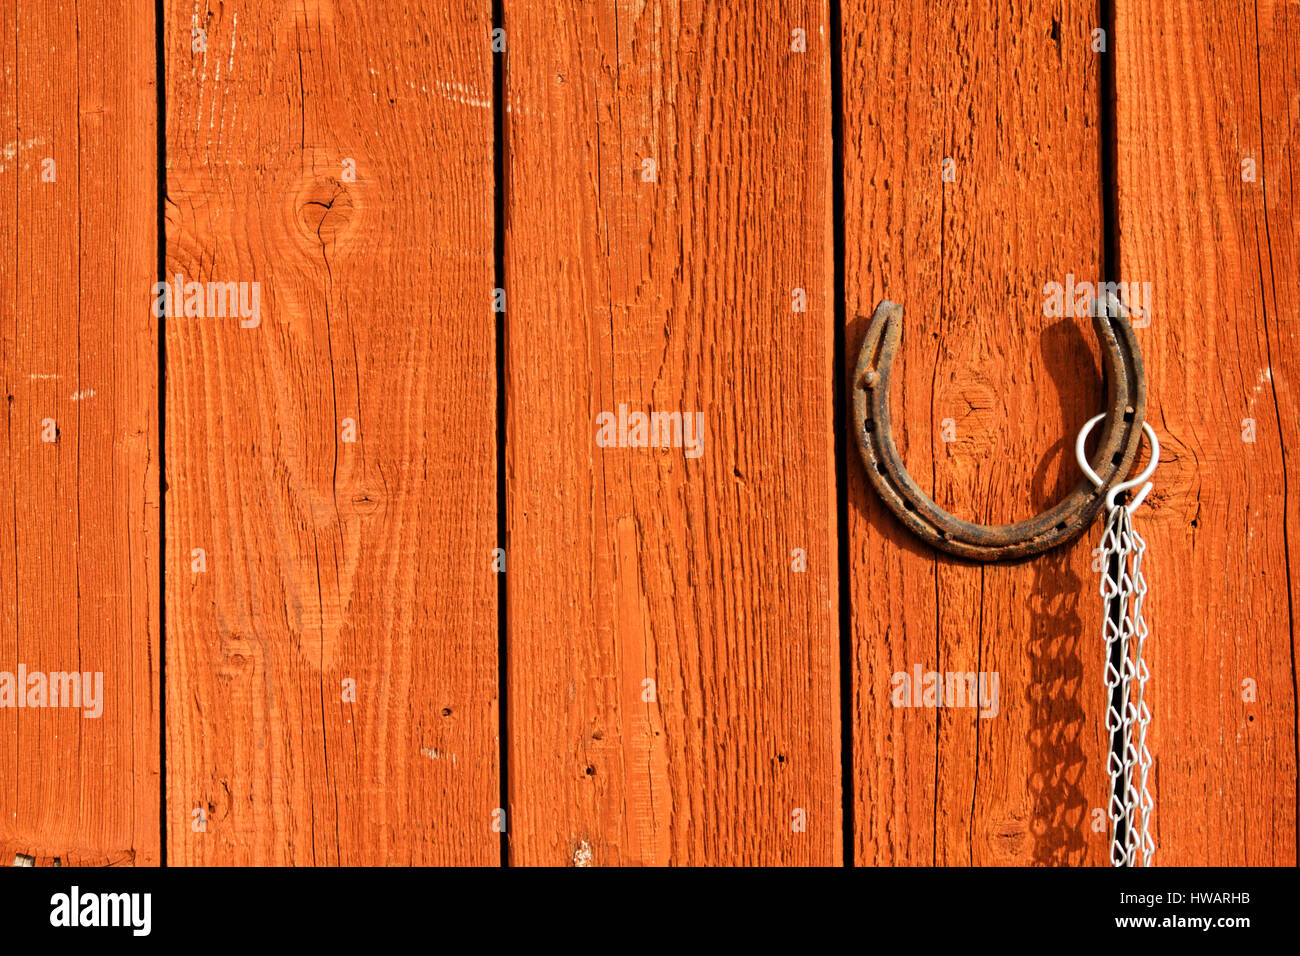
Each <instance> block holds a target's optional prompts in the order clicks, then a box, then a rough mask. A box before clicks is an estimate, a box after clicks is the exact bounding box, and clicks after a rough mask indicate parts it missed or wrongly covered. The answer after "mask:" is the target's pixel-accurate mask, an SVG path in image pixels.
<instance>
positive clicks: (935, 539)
mask: <svg viewBox="0 0 1300 956" xmlns="http://www.w3.org/2000/svg"><path fill="white" fill-rule="evenodd" d="M1112 301H1113V300H1112ZM1093 311H1094V313H1098V314H1094V315H1093V327H1094V329H1095V330H1096V333H1097V339H1098V341H1099V342H1100V343H1101V356H1102V364H1103V366H1104V368H1105V372H1106V382H1107V391H1108V393H1109V395H1108V403H1107V404H1108V408H1107V411H1106V412H1105V413H1104V424H1103V425H1102V429H1101V439H1100V441H1099V442H1098V444H1097V450H1096V451H1094V452H1093V454H1092V458H1091V460H1090V464H1091V467H1092V470H1093V472H1094V475H1093V476H1092V477H1086V476H1085V477H1082V478H1080V479H1079V483H1078V484H1077V485H1076V486H1075V488H1074V490H1073V491H1071V492H1070V493H1069V494H1068V495H1067V496H1066V497H1065V499H1064V500H1063V501H1061V502H1060V503H1059V504H1057V505H1056V506H1054V507H1052V508H1049V509H1048V510H1047V511H1044V512H1042V513H1041V514H1039V515H1036V516H1035V517H1033V518H1029V519H1026V520H1025V521H1018V522H1016V523H1015V524H1006V525H982V524H972V523H971V522H969V521H962V520H961V519H960V518H957V517H955V516H953V515H951V514H949V513H948V512H947V511H944V510H943V509H942V508H940V507H939V506H938V505H937V504H935V503H934V500H933V499H932V498H930V496H929V495H927V494H926V493H925V492H924V491H922V490H921V489H920V488H919V487H917V484H916V482H914V481H913V480H912V476H911V475H909V474H908V473H907V469H906V468H905V467H904V466H903V461H902V459H901V458H899V456H898V448H897V447H896V446H895V445H894V436H893V434H892V433H891V431H890V416H889V374H890V370H891V369H892V367H893V364H894V355H895V354H896V353H897V351H898V341H899V338H900V336H901V334H902V329H903V325H902V322H903V307H902V306H901V305H897V304H895V303H893V302H889V301H882V302H881V303H880V304H879V305H878V306H876V311H875V314H874V315H873V316H872V317H871V327H870V328H869V329H868V330H867V337H866V340H865V341H864V342H863V343H862V351H861V353H860V354H859V356H858V364H857V368H856V369H855V371H854V374H853V378H852V384H851V388H852V396H851V397H852V403H851V407H852V409H853V431H854V434H855V435H856V437H857V441H858V450H859V451H861V452H862V460H863V462H864V463H865V464H866V469H867V478H868V479H869V480H870V481H871V484H872V485H873V486H874V487H875V489H876V493H877V494H878V495H880V498H881V500H882V501H884V503H885V505H886V506H887V507H888V508H889V510H890V511H892V512H893V513H894V514H895V516H897V518H898V519H899V520H900V521H902V522H903V524H904V525H906V526H907V528H908V529H909V530H910V531H911V532H912V533H913V534H915V535H916V536H917V537H919V538H921V540H923V541H925V542H926V543H928V544H930V545H931V546H933V547H936V548H939V549H941V550H943V551H947V552H948V553H950V554H955V555H958V556H959V557H963V558H969V559H972V560H975V561H1007V560H1011V559H1013V558H1024V557H1028V556H1030V555H1034V554H1040V553H1042V552H1043V551H1047V550H1048V549H1050V548H1054V547H1056V546H1057V545H1060V544H1064V543H1065V542H1067V541H1070V540H1072V539H1073V538H1075V537H1076V536H1077V535H1079V534H1080V533H1082V532H1083V531H1084V529H1086V528H1087V527H1088V526H1089V525H1090V524H1092V522H1093V519H1095V518H1096V517H1097V514H1098V512H1099V511H1100V510H1101V508H1102V505H1103V504H1104V503H1105V500H1106V496H1107V494H1109V493H1110V491H1111V490H1112V488H1114V487H1115V486H1116V485H1118V484H1119V483H1120V482H1121V481H1122V480H1123V479H1124V478H1125V477H1126V476H1127V475H1128V473H1129V471H1130V469H1131V468H1132V467H1133V461H1134V459H1135V458H1136V457H1137V453H1138V447H1139V445H1141V443H1142V426H1143V424H1144V422H1145V419H1146V404H1147V400H1146V377H1145V374H1144V370H1143V367H1142V353H1141V352H1140V351H1139V350H1138V346H1137V340H1136V338H1135V337H1134V335H1133V326H1132V325H1131V324H1130V323H1129V320H1128V317H1127V316H1125V315H1124V314H1123V312H1124V309H1123V307H1122V306H1118V307H1111V308H1106V309H1094V310H1093ZM1107 313H1109V314H1107Z"/></svg>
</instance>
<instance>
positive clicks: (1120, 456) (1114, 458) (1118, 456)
mask: <svg viewBox="0 0 1300 956" xmlns="http://www.w3.org/2000/svg"><path fill="white" fill-rule="evenodd" d="M1110 460H1111V464H1114V465H1118V464H1119V463H1120V462H1121V461H1123V460H1124V453H1123V452H1122V451H1117V452H1115V454H1113V455H1111V456H1110Z"/></svg>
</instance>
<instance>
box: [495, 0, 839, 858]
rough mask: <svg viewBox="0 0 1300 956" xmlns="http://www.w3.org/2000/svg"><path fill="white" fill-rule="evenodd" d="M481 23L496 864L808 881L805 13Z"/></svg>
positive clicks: (819, 26) (822, 517) (816, 663)
mask: <svg viewBox="0 0 1300 956" xmlns="http://www.w3.org/2000/svg"><path fill="white" fill-rule="evenodd" d="M505 14H506V29H507V34H508V36H509V42H510V52H509V57H508V61H507V91H508V92H507V104H508V109H509V114H508V133H507V163H508V170H509V172H508V176H509V179H508V189H507V202H508V226H507V234H506V236H507V243H506V254H507V264H506V277H507V292H508V301H509V309H508V315H509V322H508V328H509V333H508V336H507V338H508V342H509V346H508V354H507V362H508V371H507V382H508V387H509V392H508V400H509V410H508V415H507V419H508V424H507V446H506V447H507V476H508V483H509V484H508V504H507V508H508V513H509V526H508V533H509V542H510V543H509V551H510V562H511V563H510V573H509V578H508V589H509V613H508V618H509V645H508V655H507V660H508V669H509V680H508V685H509V694H510V699H511V701H512V705H511V708H510V735H509V745H508V753H509V761H510V771H509V781H510V794H511V806H512V810H513V812H512V821H513V830H512V836H511V839H510V845H511V860H512V861H514V862H517V863H524V864H565V865H569V864H580V865H583V864H590V865H616V864H624V865H626V864H667V863H673V864H702V863H821V864H829V863H835V862H838V861H839V860H840V858H841V857H840V854H841V852H842V850H841V820H840V805H839V797H840V789H839V776H840V754H839V717H838V700H837V698H838V670H837V668H838V651H837V631H838V627H837V604H838V600H837V587H836V533H835V521H836V517H835V503H834V454H833V433H832V422H831V408H832V380H833V379H832V367H833V357H832V351H833V331H834V325H833V298H832V290H831V283H832V281H833V269H832V261H831V256H832V252H833V247H832V240H831V221H830V201H831V178H830V162H831V152H830V103H829V83H830V31H829V26H828V21H827V15H828V12H827V7H826V4H825V3H822V2H808V3H804V2H792V3H786V4H782V5H779V6H777V5H771V4H765V3H759V2H756V0H738V2H735V3H729V4H722V5H720V4H710V3H702V2H685V3H680V4H679V3H665V2H658V0H651V2H648V3H645V4H637V5H631V4H626V3H620V2H612V0H604V2H599V3H580V2H568V3H563V4H559V5H552V4H541V3H530V2H524V0H519V2H507V3H506V5H505ZM797 30H798V31H803V32H802V36H803V37H805V38H806V51H804V52H800V51H799V50H798V49H793V48H792V47H798V46H799V41H798V36H799V34H794V31H797ZM796 289H799V290H802V293H795V292H794V290H796ZM805 303H806V311H796V307H801V308H802V307H804V306H805ZM620 408H622V409H624V411H625V412H626V414H627V416H629V421H628V422H627V425H628V427H627V429H626V438H627V439H628V442H633V441H638V440H639V438H640V437H641V436H637V435H635V433H634V432H632V430H631V429H632V428H633V427H634V426H635V424H636V422H635V421H632V420H630V416H631V415H632V414H633V413H642V414H644V413H648V412H657V413H661V414H669V413H681V414H682V415H684V416H688V418H687V419H686V420H687V421H694V420H695V416H697V415H698V416H700V417H701V418H702V420H703V433H702V435H700V436H699V437H702V442H703V443H702V445H701V446H699V447H697V448H696V449H695V450H694V451H693V452H688V449H687V447H686V445H685V440H684V439H683V442H682V446H681V447H662V446H661V445H657V446H655V447H631V446H627V447H617V445H618V442H619V434H618V433H619V426H618V425H617V418H618V416H619V412H620ZM604 414H608V415H610V416H612V417H613V419H614V423H613V424H612V425H610V426H609V427H610V429H611V431H610V433H609V434H608V437H609V438H610V439H612V440H613V442H614V443H615V447H606V446H605V445H602V444H601V443H600V442H598V438H600V432H599V428H600V427H601V426H602V425H604V424H605V422H606V419H602V418H599V417H598V416H602V415H604ZM644 437H645V438H646V439H650V438H652V437H653V436H651V435H649V434H646V435H645V436H644ZM663 438H664V435H662V434H661V435H660V439H661V442H662V439H663ZM624 444H625V445H626V444H627V443H624ZM670 445H671V443H670ZM796 549H797V550H796ZM805 561H806V570H797V569H798V568H800V567H803V566H804V565H803V564H802V562H805Z"/></svg>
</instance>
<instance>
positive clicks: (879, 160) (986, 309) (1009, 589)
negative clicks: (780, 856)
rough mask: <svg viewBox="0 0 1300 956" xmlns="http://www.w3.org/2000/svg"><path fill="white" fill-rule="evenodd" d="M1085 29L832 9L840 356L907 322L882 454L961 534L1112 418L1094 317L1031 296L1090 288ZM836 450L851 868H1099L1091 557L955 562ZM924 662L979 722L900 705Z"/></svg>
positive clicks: (1031, 501)
mask: <svg viewBox="0 0 1300 956" xmlns="http://www.w3.org/2000/svg"><path fill="white" fill-rule="evenodd" d="M1095 25H1096V24H1095V23H1094V12H1093V11H1090V10H1085V9H1084V7H1083V6H1080V5H1067V6H1066V7H1065V9H1064V10H1062V8H1061V6H1060V5H1059V4H1056V3H1048V2H1037V0H1031V2H1027V3H1022V4H1016V5H1014V6H1012V7H1007V6H1002V7H999V8H997V9H996V10H995V9H993V8H991V7H989V5H987V4H981V3H974V2H961V3H954V4H947V5H944V7H943V9H942V10H937V9H936V8H935V6H934V5H933V4H929V3H922V2H919V0H918V2H906V3H885V2H877V0H851V2H846V3H845V4H844V5H843V26H842V51H843V60H842V68H843V77H844V84H843V86H844V103H843V120H844V196H845V216H844V228H845V236H846V242H845V244H846V250H845V251H846V260H845V272H846V309H847V315H848V326H847V334H846V338H847V353H848V354H846V355H845V356H843V360H844V362H845V364H846V367H851V366H852V364H853V363H854V362H855V361H856V357H857V349H858V348H859V347H860V345H861V342H862V338H863V336H864V335H865V333H866V320H867V318H868V317H869V316H870V315H871V312H872V310H873V309H874V307H875V305H876V303H877V302H878V301H880V300H881V299H886V298H888V299H891V300H893V301H896V302H898V303H900V304H902V306H903V307H904V310H905V311H904V318H903V322H904V331H903V341H902V351H901V355H902V358H901V364H900V365H898V366H896V370H895V372H894V385H893V414H894V437H895V439H896V440H897V441H898V444H899V450H900V453H901V454H902V456H903V460H904V462H905V463H906V465H907V467H908V470H909V471H910V472H911V474H912V476H913V478H915V479H916V481H917V482H918V484H919V485H920V486H921V487H922V488H923V489H924V490H925V491H926V492H927V493H929V494H930V495H931V496H932V497H933V498H934V499H935V501H936V502H938V504H939V505H940V506H942V507H944V508H946V509H948V510H949V511H951V512H953V513H954V514H957V515H958V516H960V517H963V518H966V519H968V520H972V521H979V522H983V523H989V524H1004V523H1007V522H1012V521H1018V520H1021V519H1024V518H1027V517H1030V516H1031V515H1033V514H1035V513H1037V512H1039V511H1042V510H1044V509H1045V508H1047V507H1049V506H1050V505H1051V504H1054V503H1055V502H1056V501H1058V500H1060V498H1061V497H1063V496H1064V494H1065V493H1066V492H1067V491H1068V490H1069V489H1070V488H1071V487H1072V486H1073V484H1074V482H1075V481H1076V479H1077V471H1076V466H1075V465H1074V462H1073V452H1072V448H1073V441H1074V436H1075V434H1076V433H1077V430H1078V428H1079V427H1080V426H1081V425H1082V424H1083V422H1084V421H1085V420H1086V419H1087V418H1088V417H1089V416H1091V415H1092V414H1093V413H1094V412H1096V411H1098V410H1100V409H1101V407H1102V402H1103V400H1104V396H1103V392H1102V387H1101V381H1100V365H1099V362H1098V358H1097V348H1096V345H1095V343H1094V342H1093V341H1092V332H1091V322H1090V320H1089V319H1087V318H1073V317H1050V316H1048V315H1045V311H1044V294H1043V288H1044V286H1045V284H1046V283H1048V282H1051V281H1057V282H1062V283H1064V282H1065V281H1066V279H1067V276H1068V275H1069V274H1073V275H1074V276H1076V277H1077V278H1078V279H1079V280H1080V281H1083V280H1088V281H1093V282H1095V281H1097V280H1098V279H1100V278H1101V267H1102V263H1101V250H1102V248H1103V234H1102V224H1101V212H1102V209H1101V194H1100V188H1099V183H1100V180H1099V177H1100V152H1099V149H1100V147H1099V137H1098V116H1099V113H1100V105H1099V92H1098V83H1099V75H1100V74H1099V63H1098V56H1097V54H1095V53H1093V52H1092V49H1091V35H1090V31H1091V29H1092V28H1093V27H1094V26H1095ZM946 161H950V162H946ZM945 172H947V173H948V174H949V175H948V177H947V181H946V178H945ZM851 455H852V460H851V461H850V462H849V476H850V485H849V495H850V507H849V528H848V532H849V536H850V552H851V556H850V564H849V573H850V576H851V594H852V641H853V661H852V668H853V671H852V677H853V686H854V691H855V695H856V696H855V699H854V701H853V707H852V710H853V713H854V725H853V740H854V746H855V754H854V776H855V781H854V782H855V792H854V814H855V838H856V839H855V843H856V845H855V847H854V857H855V859H856V860H857V862H858V863H859V864H865V865H904V864H913V865H916V864H920V865H929V864H938V865H966V864H973V865H988V864H995V865H1008V864H1029V863H1062V864H1064V863H1068V864H1080V863H1087V862H1096V861H1098V860H1101V859H1104V836H1103V835H1102V834H1100V833H1095V832H1093V830H1092V829H1091V828H1090V826H1089V823H1090V819H1089V816H1088V815H1089V813H1090V811H1091V810H1092V809H1093V808H1095V807H1100V806H1104V805H1105V793H1104V786H1105V743H1104V741H1103V739H1102V734H1101V723H1100V722H1101V714H1102V708H1103V706H1104V701H1103V697H1102V694H1101V690H1100V689H1101V686H1102V684H1101V673H1102V671H1101V666H1102V664H1101V661H1102V652H1101V650H1100V649H1099V647H1098V644H1097V641H1098V640H1099V639H1094V638H1093V637H1092V635H1093V634H1094V633H1099V628H1100V608H1099V599H1095V598H1094V597H1093V593H1094V587H1095V584H1094V579H1093V577H1092V575H1091V571H1090V558H1089V549H1090V547H1092V545H1091V544H1089V543H1088V542H1087V541H1078V542H1075V543H1073V544H1072V545H1069V546H1067V547H1065V548H1064V549H1060V550H1057V551H1055V552H1052V553H1049V554H1047V555H1044V556H1042V557H1039V558H1036V559H1034V560H1032V561H1029V562H1022V563H1019V564H1008V565H991V566H980V565H976V564H971V563H967V562H964V561H961V560H957V559H953V558H949V557H947V556H944V555H942V554H940V553H937V552H935V551H932V550H931V549H929V548H927V547H924V546H923V545H921V544H920V543H919V542H918V541H916V540H915V539H914V538H912V537H911V535H910V534H909V533H908V532H907V531H906V530H905V529H904V528H903V526H902V525H901V524H900V523H899V522H897V521H896V520H895V519H894V518H893V517H892V516H891V515H890V514H889V512H888V511H887V510H886V509H885V507H884V506H883V505H882V504H881V503H880V502H879V501H878V500H877V499H876V498H875V496H874V494H873V493H872V491H871V490H870V488H869V486H868V485H867V483H866V482H865V481H864V476H863V474H862V471H861V468H862V466H861V463H860V461H859V458H858V455H857V452H856V449H851ZM1094 536H1095V535H1094ZM918 666H919V667H920V668H921V669H922V671H923V672H924V671H939V672H949V671H951V672H986V673H988V674H990V675H991V674H994V673H996V674H997V675H998V696H999V700H998V707H997V711H996V715H995V716H990V717H988V718H981V717H978V716H976V710H975V709H939V708H926V707H895V706H894V705H893V703H892V699H891V691H892V688H893V675H894V674H895V673H898V672H907V673H909V674H910V673H912V672H913V669H914V668H916V667H918ZM991 712H992V710H991V708H990V713H991Z"/></svg>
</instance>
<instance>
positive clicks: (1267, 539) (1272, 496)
mask: <svg viewBox="0 0 1300 956" xmlns="http://www.w3.org/2000/svg"><path fill="white" fill-rule="evenodd" d="M1115 7H1116V43H1115V49H1116V55H1117V58H1118V59H1117V71H1116V73H1117V75H1116V87H1117V120H1118V122H1117V126H1118V146H1119V151H1118V153H1119V164H1118V178H1119V200H1118V207H1119V224H1120V237H1121V247H1120V254H1121V259H1122V263H1123V270H1124V274H1125V278H1128V279H1131V280H1134V281H1141V282H1149V283H1151V287H1152V291H1153V296H1154V303H1153V312H1152V316H1151V325H1150V327H1149V328H1148V329H1145V330H1144V331H1143V333H1142V334H1143V335H1144V342H1146V343H1149V344H1148V345H1147V352H1146V355H1147V375H1148V379H1149V382H1150V388H1151V412H1150V417H1151V419H1152V420H1153V422H1154V425H1155V427H1156V429H1157V430H1158V431H1159V433H1160V440H1161V443H1162V457H1161V462H1162V463H1161V465H1160V469H1159V471H1158V472H1157V474H1156V478H1155V486H1156V490H1155V491H1154V492H1153V493H1152V495H1151V497H1150V498H1149V499H1148V501H1149V502H1150V504H1149V505H1148V506H1145V507H1144V508H1143V511H1142V513H1141V518H1142V526H1141V532H1142V534H1143V535H1144V536H1145V537H1146V540H1147V542H1148V547H1149V549H1150V557H1149V559H1148V562H1147V565H1148V570H1147V576H1148V582H1149V584H1150V587H1151V596H1150V597H1149V598H1148V601H1147V606H1148V608H1149V610H1150V618H1151V627H1152V638H1151V642H1150V645H1149V647H1150V652H1149V658H1150V667H1151V671H1152V682H1151V693H1150V696H1151V699H1152V709H1153V711H1154V719H1153V723H1152V725H1151V749H1152V752H1153V755H1154V757H1155V761H1156V769H1155V782H1156V787H1155V790H1154V795H1155V799H1156V812H1155V827H1154V832H1155V836H1156V841H1157V844H1158V848H1159V849H1158V851H1157V857H1156V859H1157V861H1158V862H1160V863H1162V864H1166V865H1184V866H1199V865H1205V864H1213V865H1251V866H1267V865H1273V866H1294V865H1295V864H1296V862H1297V860H1296V817H1295V806H1296V758H1295V753H1296V751H1295V747H1296V700H1295V687H1296V684H1295V653H1294V651H1295V620H1294V608H1295V607H1296V606H1298V603H1297V602H1298V600H1300V591H1298V590H1297V581H1296V578H1295V574H1294V571H1293V569H1292V561H1293V558H1294V554H1295V549H1296V544H1297V541H1298V540H1300V538H1297V532H1298V531H1300V524H1298V522H1300V513H1298V512H1297V507H1298V506H1297V503H1296V501H1295V484H1296V483H1295V474H1296V470H1295V469H1296V457H1295V456H1296V449H1297V448H1300V414H1298V412H1300V408H1298V407H1297V396H1296V393H1295V386H1294V383H1295V381H1296V379H1297V375H1298V374H1300V351H1298V350H1297V344H1300V343H1297V331H1298V330H1300V321H1298V320H1300V311H1298V310H1300V304H1298V303H1300V252H1298V250H1300V244H1298V243H1297V228H1298V221H1300V217H1298V215H1297V209H1296V202H1295V198H1296V197H1295V172H1294V167H1295V157H1296V153H1297V148H1298V147H1300V143H1298V142H1297V132H1296V131H1297V129H1300V11H1298V10H1297V8H1296V6H1295V5H1294V4H1287V3H1276V2H1267V0H1261V2H1260V3H1258V4H1237V3H1218V4H1196V5H1192V4H1187V3H1182V2H1173V0H1153V2H1145V0H1143V2H1137V0H1116V4H1115ZM1247 681H1249V682H1252V684H1250V685H1247V684H1246V683H1245V682H1247ZM1252 688H1253V700H1247V699H1246V698H1247V697H1249V696H1251V694H1250V691H1251V689H1252Z"/></svg>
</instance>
